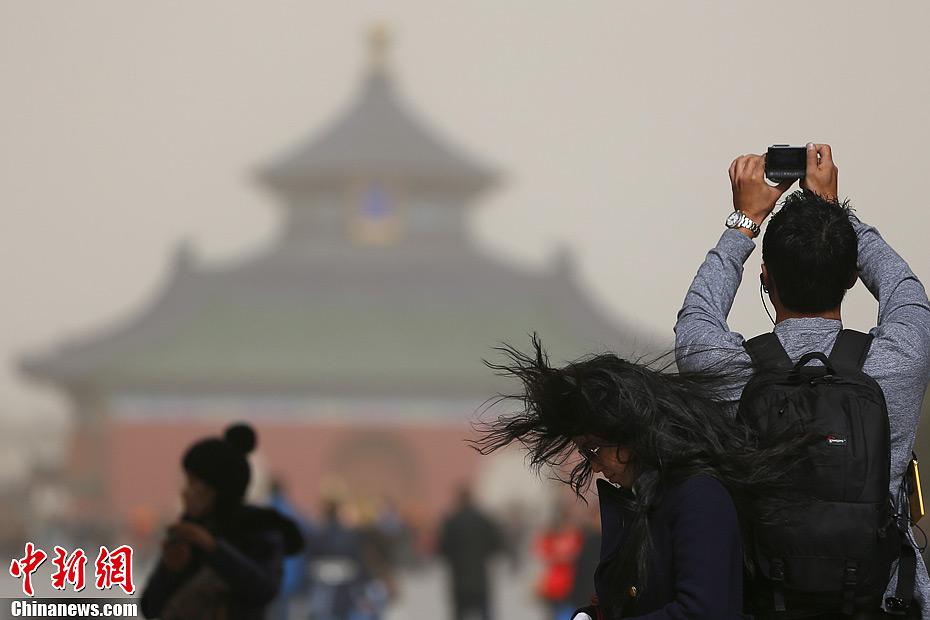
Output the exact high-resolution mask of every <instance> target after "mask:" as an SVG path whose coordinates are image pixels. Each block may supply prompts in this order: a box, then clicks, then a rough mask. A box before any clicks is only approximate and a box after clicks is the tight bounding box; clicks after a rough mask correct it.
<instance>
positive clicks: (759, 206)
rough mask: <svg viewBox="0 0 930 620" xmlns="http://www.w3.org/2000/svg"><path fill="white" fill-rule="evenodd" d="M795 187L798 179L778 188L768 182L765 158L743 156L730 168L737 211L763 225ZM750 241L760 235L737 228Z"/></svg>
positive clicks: (734, 206)
mask: <svg viewBox="0 0 930 620" xmlns="http://www.w3.org/2000/svg"><path fill="white" fill-rule="evenodd" d="M793 184H794V179H791V180H788V181H783V182H782V183H779V184H778V185H775V186H774V187H773V186H771V185H769V184H768V183H766V182H765V156H763V155H743V156H741V157H737V158H736V159H734V160H733V163H732V164H730V185H731V186H732V188H733V208H734V209H736V210H737V211H741V212H743V213H744V214H745V215H746V217H748V218H749V219H751V220H752V221H753V222H755V223H756V224H757V225H758V226H761V225H762V222H764V221H765V218H767V217H768V216H769V214H770V213H771V212H772V210H773V209H774V208H775V203H776V202H778V199H779V198H781V196H782V194H784V193H785V192H786V191H788V188H789V187H791V186H792V185H793ZM737 230H739V231H740V232H742V233H743V234H745V235H746V236H747V237H749V238H753V237H755V236H756V233H755V232H753V231H751V230H749V229H748V228H744V227H739V228H737Z"/></svg>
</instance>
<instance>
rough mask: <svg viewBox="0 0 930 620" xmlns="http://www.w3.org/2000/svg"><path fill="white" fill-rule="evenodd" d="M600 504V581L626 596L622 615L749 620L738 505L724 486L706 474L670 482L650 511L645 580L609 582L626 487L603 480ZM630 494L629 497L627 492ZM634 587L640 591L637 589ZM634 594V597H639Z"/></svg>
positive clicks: (625, 515) (624, 517) (654, 619)
mask: <svg viewBox="0 0 930 620" xmlns="http://www.w3.org/2000/svg"><path fill="white" fill-rule="evenodd" d="M597 489H598V495H599V499H600V506H601V528H602V529H601V531H602V538H601V562H600V564H599V565H598V569H597V571H596V572H595V576H594V585H595V590H596V592H597V595H598V598H599V599H600V600H601V601H605V600H607V599H608V592H610V593H612V594H617V593H618V592H619V593H620V595H621V597H623V598H625V599H627V603H626V604H625V605H624V608H623V617H624V618H642V619H644V620H646V619H648V620H678V619H684V618H689V619H696V618H706V619H707V620H732V619H738V618H743V617H744V616H743V615H742V606H743V550H742V543H741V537H740V528H739V522H738V519H737V514H736V507H735V506H734V504H733V500H732V498H731V497H730V494H729V493H728V492H727V490H726V488H725V487H724V486H723V485H722V484H721V483H720V482H718V481H717V480H716V479H714V478H712V477H711V476H707V475H698V476H694V477H692V478H689V479H687V480H685V481H683V482H681V483H680V484H678V485H676V486H673V487H671V488H670V489H668V490H667V491H666V492H665V495H664V497H663V498H662V499H661V501H660V502H659V504H658V506H656V507H655V508H654V509H653V510H652V511H651V512H650V514H649V528H650V532H651V536H652V552H651V554H650V556H649V559H648V562H647V565H648V569H647V574H646V582H645V585H644V586H642V584H636V583H606V573H607V572H608V571H606V570H605V567H606V565H607V563H609V562H610V561H611V559H613V558H615V557H616V554H617V552H618V551H619V550H620V548H621V545H622V544H623V543H624V540H625V538H626V534H627V532H626V526H627V525H628V524H629V523H630V519H631V513H630V512H627V511H626V510H625V507H624V499H625V498H627V499H629V498H631V496H630V495H628V493H629V492H628V491H625V490H621V489H617V488H616V487H614V486H613V485H611V484H610V483H609V482H607V481H606V480H598V481H597ZM625 494H626V495H625ZM631 586H632V587H635V591H634V590H632V589H631ZM634 592H635V595H634Z"/></svg>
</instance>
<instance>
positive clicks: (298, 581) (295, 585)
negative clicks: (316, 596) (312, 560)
mask: <svg viewBox="0 0 930 620" xmlns="http://www.w3.org/2000/svg"><path fill="white" fill-rule="evenodd" d="M269 503H270V504H271V507H272V508H274V509H275V510H277V511H278V512H280V513H281V514H283V515H284V516H286V517H288V518H289V519H291V520H292V521H294V523H295V524H296V525H297V527H298V528H299V529H300V532H301V535H302V536H303V537H304V538H305V539H306V537H307V536H309V535H310V532H312V531H313V524H312V523H311V522H310V520H309V519H308V518H307V517H306V516H304V515H302V514H301V513H300V511H299V510H298V509H297V507H296V506H295V505H294V504H293V502H292V501H291V500H290V498H289V497H288V494H287V490H286V487H285V484H284V481H283V480H282V479H281V478H279V477H275V478H274V479H273V480H272V481H271V497H270V501H269ZM307 594H308V582H307V558H306V556H305V555H304V554H299V555H292V556H289V557H287V558H285V559H284V574H283V576H282V578H281V588H280V589H279V591H278V596H277V597H276V598H275V600H274V602H273V603H272V604H271V606H270V608H269V609H268V614H267V618H268V620H288V619H289V618H291V617H292V614H294V613H297V609H296V608H297V606H298V603H299V602H300V601H301V600H302V599H304V598H306V596H307Z"/></svg>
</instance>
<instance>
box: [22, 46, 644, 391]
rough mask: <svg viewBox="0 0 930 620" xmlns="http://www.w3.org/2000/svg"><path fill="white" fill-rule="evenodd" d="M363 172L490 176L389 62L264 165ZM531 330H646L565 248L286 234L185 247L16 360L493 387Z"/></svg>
mask: <svg viewBox="0 0 930 620" xmlns="http://www.w3.org/2000/svg"><path fill="white" fill-rule="evenodd" d="M366 175H367V176H368V177H374V178H383V177H384V176H385V175H387V176H393V177H395V178H397V179H399V180H400V181H402V182H403V183H404V185H405V187H410V186H413V185H417V184H422V185H426V186H428V187H430V188H432V193H428V195H429V196H431V197H432V198H434V199H436V200H437V204H438V203H441V202H442V199H443V196H444V195H448V196H458V197H459V198H461V197H462V196H463V195H464V196H468V195H469V194H470V193H471V192H474V191H476V190H478V189H481V188H483V187H486V186H487V185H488V184H489V183H491V181H492V180H493V179H494V178H495V173H493V172H492V171H491V170H490V169H489V168H487V167H485V166H483V165H481V164H478V163H476V162H475V161H473V160H472V159H471V158H469V157H467V156H465V155H464V154H463V153H461V152H460V151H459V150H458V149H456V148H454V147H452V146H450V145H449V144H448V143H446V142H445V141H444V140H442V139H440V138H439V137H437V135H436V134H435V132H434V131H433V130H432V129H428V128H427V127H426V126H425V124H424V123H423V122H422V121H420V120H418V119H417V118H416V117H415V116H414V115H413V114H411V113H410V112H408V110H407V108H406V107H405V106H403V105H401V103H400V101H399V99H398V97H397V94H396V92H395V90H394V88H393V86H392V84H391V81H390V79H389V78H388V77H387V73H386V70H385V68H384V66H383V62H373V63H372V66H371V68H370V70H369V75H368V77H367V79H366V81H365V83H364V85H363V87H362V90H361V94H360V96H359V97H358V98H357V100H356V101H355V102H354V103H352V104H351V105H350V106H349V108H348V110H347V111H346V112H345V113H344V114H341V115H340V116H339V117H338V118H337V119H336V120H335V122H334V123H332V124H331V125H330V126H329V128H327V129H325V130H324V131H322V132H321V133H320V134H319V135H318V136H317V137H316V138H315V139H313V140H310V141H309V142H307V143H305V144H303V145H301V146H298V147H297V148H296V149H294V150H293V151H292V152H291V153H289V154H288V155H286V156H285V157H283V158H281V159H279V160H278V161H277V162H275V163H273V164H272V165H271V166H268V167H267V168H265V169H264V171H263V178H264V180H265V181H266V182H268V183H270V184H271V185H272V186H274V187H276V188H277V189H279V190H283V191H285V192H287V191H291V190H294V189H301V190H309V191H312V190H313V189H314V188H318V187H325V186H326V185H327V183H329V182H331V181H334V180H336V181H340V182H341V183H343V184H344V182H345V180H346V179H352V178H365V177H366ZM456 204H463V202H462V201H461V200H459V201H458V202H457V203H456ZM449 221H450V222H453V223H454V225H455V226H461V227H464V224H462V223H461V220H459V219H453V220H449ZM465 236H466V235H465V232H464V230H462V234H461V237H462V238H463V239H464V238H465ZM453 237H454V236H453ZM450 238H452V237H450ZM532 332H538V333H539V335H540V337H541V338H542V341H543V343H544V345H546V346H547V347H548V348H549V350H550V352H551V353H552V354H553V358H554V359H560V360H566V359H572V358H575V357H577V356H579V355H581V354H584V353H590V352H595V351H602V350H605V349H614V350H621V351H630V350H636V349H637V348H640V347H642V346H645V344H648V343H642V342H637V336H638V334H640V332H639V330H637V329H634V328H633V327H632V326H630V325H622V324H620V325H618V324H615V323H612V322H610V321H608V320H606V319H605V318H604V316H603V315H602V314H601V313H600V312H599V311H598V310H597V309H596V308H595V307H594V306H593V305H592V303H591V301H590V300H589V298H588V297H587V295H586V294H585V293H584V292H583V291H582V290H580V288H579V287H578V286H577V285H576V283H575V276H574V274H573V272H572V269H571V268H570V266H569V265H568V264H567V263H565V262H564V261H563V262H562V263H560V264H559V265H556V266H555V267H553V268H550V269H548V270H543V271H532V270H528V269H522V268H518V267H515V266H512V265H508V264H505V263H502V262H500V261H496V260H494V259H492V258H490V257H488V256H485V255H482V254H481V253H480V252H477V251H475V250H474V248H473V247H472V245H471V244H469V243H461V244H458V243H445V244H442V243H440V244H436V243H433V244H432V245H428V244H424V243H422V241H418V240H417V239H415V238H410V239H406V240H405V241H401V242H398V243H396V244H393V245H390V246H386V247H379V246H364V245H351V244H328V243H310V242H308V243H306V244H304V243H298V244H277V245H272V246H270V247H269V248H267V249H265V250H264V251H263V252H261V253H259V254H256V255H253V256H250V257H245V258H242V259H240V260H237V261H232V262H229V263H226V264H221V265H211V266H203V265H198V264H197V263H196V260H194V259H193V258H192V257H191V256H190V255H189V253H188V252H185V251H182V252H180V253H179V255H178V257H177V258H176V260H175V268H174V270H173V271H172V272H171V275H170V277H169V279H168V280H167V282H165V283H164V284H163V286H162V287H161V288H160V290H159V291H157V292H156V294H154V295H153V297H152V299H151V300H150V301H149V302H148V303H147V304H146V305H145V306H144V307H143V308H141V309H139V310H138V311H137V312H134V313H132V314H131V315H130V316H128V317H126V318H125V319H124V320H122V321H121V322H119V323H118V324H114V325H111V326H109V327H107V328H104V329H101V330H97V331H91V332H89V333H88V334H87V335H86V336H85V337H81V338H72V339H69V340H67V341H66V342H64V343H63V344H61V345H60V346H57V347H55V348H53V349H51V350H48V351H46V352H44V353H40V354H34V355H30V356H28V357H26V358H24V359H23V360H22V361H21V367H22V369H23V370H24V371H25V372H26V373H27V374H29V375H31V376H33V377H35V378H38V379H41V380H45V381H50V382H52V383H54V384H56V385H58V386H59V387H62V388H66V389H79V388H87V389H91V390H99V391H102V392H106V393H124V392H131V393H144V394H170V395H174V394H186V393H191V394H229V393H243V394H256V393H272V394H293V393H306V394H312V395H334V396H340V395H345V396H357V395H372V396H377V397H380V396H413V397H422V396H436V397H442V398H446V397H456V396H467V397H468V398H473V397H488V396H491V395H492V394H494V393H495V392H496V391H498V390H500V389H506V386H505V385H504V384H502V383H501V382H500V380H499V379H497V378H495V376H494V374H493V373H492V372H491V371H489V370H488V369H487V368H486V367H485V366H484V365H483V364H482V361H481V360H482V359H484V358H491V359H494V357H495V353H494V351H493V347H495V346H496V345H498V344H500V343H502V342H508V343H511V344H513V345H515V346H516V347H518V348H522V349H526V348H527V347H528V346H529V335H530V334H531V333H532ZM637 345H639V347H638V346H637ZM510 387H511V388H512V386H510Z"/></svg>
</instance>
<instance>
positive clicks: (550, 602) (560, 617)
mask: <svg viewBox="0 0 930 620" xmlns="http://www.w3.org/2000/svg"><path fill="white" fill-rule="evenodd" d="M581 543H582V536H581V530H580V529H579V528H578V527H577V526H575V524H573V523H572V522H571V520H570V519H569V518H568V510H567V509H566V507H564V506H559V507H558V508H557V509H556V513H555V516H554V517H553V519H552V521H551V522H550V524H549V526H548V527H546V528H545V529H544V530H543V531H542V532H541V533H540V534H539V536H538V537H537V538H536V544H535V551H536V555H537V556H538V557H539V558H540V560H542V562H543V572H542V574H541V575H540V578H539V582H538V583H537V585H536V594H537V596H539V598H540V599H541V600H542V601H543V602H544V603H545V605H546V607H547V609H548V610H549V617H550V618H551V619H552V620H569V618H571V612H572V610H573V609H575V606H574V605H573V604H572V598H571V595H572V590H573V588H574V585H575V560H576V558H577V557H578V554H579V552H580V551H581Z"/></svg>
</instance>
